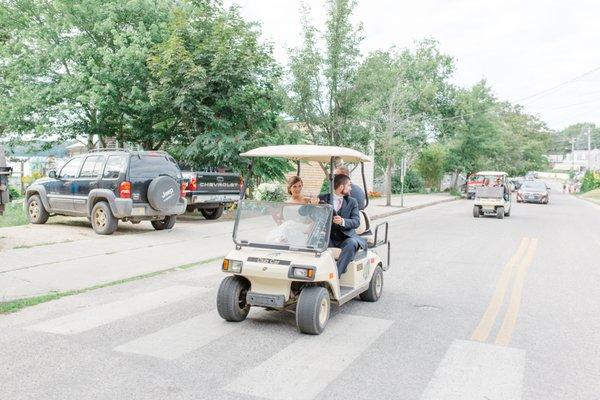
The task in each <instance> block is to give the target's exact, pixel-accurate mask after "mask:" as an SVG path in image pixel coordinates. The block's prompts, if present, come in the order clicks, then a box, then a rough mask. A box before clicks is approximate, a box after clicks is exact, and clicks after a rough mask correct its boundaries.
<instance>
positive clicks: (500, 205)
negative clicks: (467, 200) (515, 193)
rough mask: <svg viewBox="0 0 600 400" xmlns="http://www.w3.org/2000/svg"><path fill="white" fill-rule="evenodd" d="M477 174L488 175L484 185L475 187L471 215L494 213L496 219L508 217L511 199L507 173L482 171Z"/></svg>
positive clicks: (476, 216)
mask: <svg viewBox="0 0 600 400" xmlns="http://www.w3.org/2000/svg"><path fill="white" fill-rule="evenodd" d="M478 175H485V176H488V177H489V178H488V179H489V181H487V182H486V185H484V186H479V187H477V188H476V189H475V203H474V204H473V217H475V218H479V217H480V216H482V215H494V216H496V218H498V219H502V218H504V217H505V216H506V217H510V213H511V211H512V200H511V196H510V189H509V188H508V182H507V176H508V175H507V173H506V172H500V171H484V172H479V173H478Z"/></svg>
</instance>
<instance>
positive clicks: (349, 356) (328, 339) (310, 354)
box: [225, 314, 393, 400]
mask: <svg viewBox="0 0 600 400" xmlns="http://www.w3.org/2000/svg"><path fill="white" fill-rule="evenodd" d="M392 323H393V321H389V320H384V319H377V318H368V317H360V316H354V315H347V314H338V315H336V316H334V317H332V319H331V321H330V322H329V324H328V326H327V328H326V329H325V331H324V332H323V333H322V334H321V335H320V336H308V335H302V336H299V337H298V339H297V340H295V341H294V342H293V343H292V344H291V345H289V346H287V347H286V348H284V349H283V350H281V351H280V352H279V353H277V354H275V355H274V356H273V357H271V358H269V359H268V360H266V361H264V362H263V363H261V364H260V365H258V366H256V367H255V368H253V369H251V370H248V371H246V372H244V373H243V374H242V375H241V376H240V377H239V378H237V379H236V380H234V381H233V382H232V383H230V384H229V385H227V386H226V387H225V390H228V391H231V392H236V393H240V394H245V395H251V396H257V397H263V398H267V399H272V400H310V399H313V398H314V397H315V396H316V395H317V394H319V393H320V392H321V391H322V390H323V389H324V388H325V387H327V385H328V384H329V383H330V382H331V381H333V380H334V379H335V378H336V377H337V376H338V375H340V374H341V373H342V371H343V370H344V369H345V368H347V367H348V366H349V365H350V364H351V363H352V362H354V360H356V358H358V357H359V356H360V354H361V353H362V352H363V351H365V350H366V349H367V348H368V347H369V346H370V345H371V344H372V343H373V342H374V341H375V340H376V339H377V338H378V337H379V336H381V334H383V333H384V332H385V331H386V330H387V329H388V328H389V327H390V326H391V325H392Z"/></svg>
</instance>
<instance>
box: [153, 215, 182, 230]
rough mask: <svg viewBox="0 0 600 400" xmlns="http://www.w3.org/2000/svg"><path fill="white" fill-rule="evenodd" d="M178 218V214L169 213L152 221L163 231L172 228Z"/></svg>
mask: <svg viewBox="0 0 600 400" xmlns="http://www.w3.org/2000/svg"><path fill="white" fill-rule="evenodd" d="M176 220H177V215H167V216H166V217H165V219H159V220H154V221H151V224H152V226H153V227H154V229H156V230H157V231H162V230H164V229H171V228H173V226H174V225H175V221H176Z"/></svg>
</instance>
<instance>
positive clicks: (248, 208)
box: [233, 200, 332, 252]
mask: <svg viewBox="0 0 600 400" xmlns="http://www.w3.org/2000/svg"><path fill="white" fill-rule="evenodd" d="M331 219H332V208H331V206H330V205H328V204H316V205H308V204H307V205H305V204H294V203H271V202H262V201H254V200H242V201H240V203H239V207H238V212H237V216H236V221H235V228H234V231H233V240H234V242H235V243H236V244H237V245H239V246H250V247H260V248H269V249H281V250H300V251H312V252H322V251H325V250H326V249H327V244H328V242H329V231H330V229H331Z"/></svg>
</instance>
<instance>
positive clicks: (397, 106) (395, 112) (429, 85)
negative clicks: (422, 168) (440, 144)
mask: <svg viewBox="0 0 600 400" xmlns="http://www.w3.org/2000/svg"><path fill="white" fill-rule="evenodd" d="M452 69H453V63H452V59H451V58H450V57H449V56H447V55H445V54H443V53H441V52H440V51H439V49H438V47H437V43H436V42H435V41H432V40H424V41H421V42H419V43H417V45H416V48H415V49H414V50H411V49H404V50H402V51H396V50H394V49H392V50H390V51H385V52H382V51H377V52H374V53H372V54H371V55H370V56H369V57H368V58H367V59H366V60H365V62H364V63H363V64H362V65H361V68H360V70H359V73H358V80H357V81H358V84H357V86H358V89H357V92H358V93H360V94H361V95H362V97H361V112H362V114H361V116H362V120H363V121H364V123H365V124H367V126H368V127H369V128H370V130H371V132H372V137H373V138H374V144H375V157H376V159H377V161H378V163H379V165H380V167H381V169H383V170H384V175H385V183H386V185H385V188H386V189H385V191H386V193H385V194H386V198H387V199H386V201H387V204H388V205H390V204H391V193H392V175H393V172H394V170H395V168H396V165H397V164H398V162H399V161H400V159H401V158H402V157H407V159H408V160H409V161H410V160H414V159H415V158H416V156H417V155H418V152H419V150H420V148H421V147H422V146H424V145H425V144H426V142H427V138H428V136H429V134H430V133H431V132H432V131H433V127H434V124H435V122H436V120H437V119H438V116H439V112H440V107H441V105H443V104H445V103H446V101H447V99H446V97H447V96H448V93H449V92H450V91H449V89H448V87H449V84H448V82H447V80H448V78H449V77H450V75H451V73H452ZM408 164H410V162H409V163H408Z"/></svg>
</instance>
